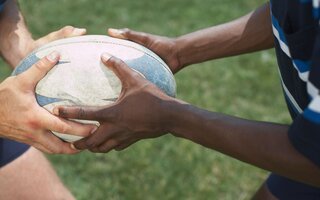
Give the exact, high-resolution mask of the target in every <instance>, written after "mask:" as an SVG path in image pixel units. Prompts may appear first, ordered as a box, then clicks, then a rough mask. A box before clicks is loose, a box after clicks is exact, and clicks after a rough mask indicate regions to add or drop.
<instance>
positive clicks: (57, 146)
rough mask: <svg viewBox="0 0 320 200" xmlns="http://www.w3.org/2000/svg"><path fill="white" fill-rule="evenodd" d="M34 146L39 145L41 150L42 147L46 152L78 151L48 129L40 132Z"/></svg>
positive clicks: (68, 152)
mask: <svg viewBox="0 0 320 200" xmlns="http://www.w3.org/2000/svg"><path fill="white" fill-rule="evenodd" d="M34 146H37V147H39V148H40V149H41V150H42V149H43V147H44V149H45V150H46V152H47V153H53V154H75V153H79V150H76V149H72V148H71V147H70V145H69V144H68V143H65V142H63V141H61V140H60V139H59V138H57V137H56V136H54V135H53V134H52V133H51V132H49V131H46V132H44V133H42V134H41V135H40V136H39V138H38V139H37V144H36V145H34Z"/></svg>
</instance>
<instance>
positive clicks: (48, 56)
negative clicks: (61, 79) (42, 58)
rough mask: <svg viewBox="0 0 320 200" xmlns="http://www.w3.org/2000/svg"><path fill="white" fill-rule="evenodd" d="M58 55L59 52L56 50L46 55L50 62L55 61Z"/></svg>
mask: <svg viewBox="0 0 320 200" xmlns="http://www.w3.org/2000/svg"><path fill="white" fill-rule="evenodd" d="M59 56H60V54H59V53H58V52H57V51H54V52H52V53H50V54H49V55H47V58H48V60H49V61H51V62H56V61H57V60H58V58H59Z"/></svg>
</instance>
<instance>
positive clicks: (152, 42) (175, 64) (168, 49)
mask: <svg viewBox="0 0 320 200" xmlns="http://www.w3.org/2000/svg"><path fill="white" fill-rule="evenodd" d="M108 34H109V35H110V36H111V37H115V38H119V39H126V40H130V41H133V42H136V43H138V44H141V45H142V46H145V47H147V48H148V49H151V50H152V51H153V52H155V53H156V54H157V55H159V56H160V57H161V58H162V59H163V60H164V61H165V62H166V63H167V65H168V66H169V68H170V69H171V71H172V73H174V74H175V73H177V72H178V71H179V70H180V69H181V68H182V66H180V62H179V56H178V49H177V48H176V47H177V45H176V40H175V39H174V38H168V37H163V36H158V35H152V34H148V33H143V32H137V31H133V30H130V29H127V28H125V29H112V28H110V29H108Z"/></svg>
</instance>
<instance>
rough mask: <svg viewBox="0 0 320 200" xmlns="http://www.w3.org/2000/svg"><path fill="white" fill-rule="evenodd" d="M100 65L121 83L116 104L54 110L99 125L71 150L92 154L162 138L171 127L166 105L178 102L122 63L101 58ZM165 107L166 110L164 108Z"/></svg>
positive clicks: (117, 60)
mask: <svg viewBox="0 0 320 200" xmlns="http://www.w3.org/2000/svg"><path fill="white" fill-rule="evenodd" d="M102 62H103V63H104V64H105V65H106V66H108V67H109V68H110V69H111V70H112V71H113V72H114V73H115V74H116V75H117V76H118V77H119V79H120V80H121V83H122V91H121V93H120V96H119V98H118V100H117V101H116V102H115V103H113V104H111V105H110V104H109V105H107V106H104V107H62V106H59V107H56V108H55V109H54V113H55V114H57V115H59V116H60V117H64V118H69V119H84V120H95V121H99V123H100V126H99V128H98V129H97V130H96V131H95V132H94V133H93V134H92V135H90V136H88V137H86V138H84V139H82V140H80V141H77V142H75V143H74V146H75V147H76V148H77V149H79V150H83V149H89V150H90V151H92V152H101V153H106V152H109V151H110V150H112V149H115V150H122V149H125V148H126V147H128V146H130V145H131V144H133V143H135V142H137V141H138V140H141V139H145V138H155V137H159V136H161V135H163V134H165V133H166V132H167V131H168V126H169V125H170V120H169V119H170V117H168V116H167V114H166V112H167V111H168V109H166V108H167V107H168V106H167V105H168V104H170V103H172V102H178V100H176V99H174V98H171V97H169V96H167V95H166V94H164V93H163V92H162V91H161V90H160V89H159V88H158V87H157V86H155V85H154V84H152V83H151V82H149V81H147V80H146V79H145V78H143V77H142V76H141V75H140V74H139V73H138V72H136V71H134V70H132V69H131V68H129V67H128V66H127V65H126V64H125V63H124V62H123V61H121V60H119V59H118V58H115V57H113V56H110V55H109V54H104V55H103V56H102ZM165 107H166V108H165Z"/></svg>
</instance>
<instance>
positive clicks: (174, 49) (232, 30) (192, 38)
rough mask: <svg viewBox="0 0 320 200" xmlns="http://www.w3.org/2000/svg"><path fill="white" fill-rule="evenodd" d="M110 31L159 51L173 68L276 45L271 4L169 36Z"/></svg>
mask: <svg viewBox="0 0 320 200" xmlns="http://www.w3.org/2000/svg"><path fill="white" fill-rule="evenodd" d="M108 32H109V35H111V36H113V37H118V38H122V39H128V40H132V41H134V42H137V43H140V44H142V45H144V46H146V47H147V48H149V49H151V50H153V51H154V52H155V53H157V54H158V55H159V56H160V57H162V59H164V60H165V62H166V63H167V64H168V65H169V67H170V68H171V70H172V71H173V72H177V71H179V70H180V69H182V68H183V67H185V66H187V65H190V64H194V63H199V62H203V61H207V60H211V59H216V58H222V57H227V56H233V55H239V54H243V53H249V52H254V51H258V50H262V49H268V48H271V47H273V45H274V43H273V40H274V38H273V34H272V26H271V18H270V10H269V4H265V5H263V6H261V7H260V8H258V9H256V10H255V11H253V12H250V13H249V14H247V15H245V16H243V17H241V18H239V19H236V20H234V21H231V22H229V23H225V24H221V25H218V26H213V27H210V28H207V29H203V30H199V31H196V32H193V33H190V34H187V35H183V36H181V37H178V38H167V37H161V36H156V35H151V34H146V33H140V32H136V31H132V30H129V29H122V30H116V29H109V31H108Z"/></svg>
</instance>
